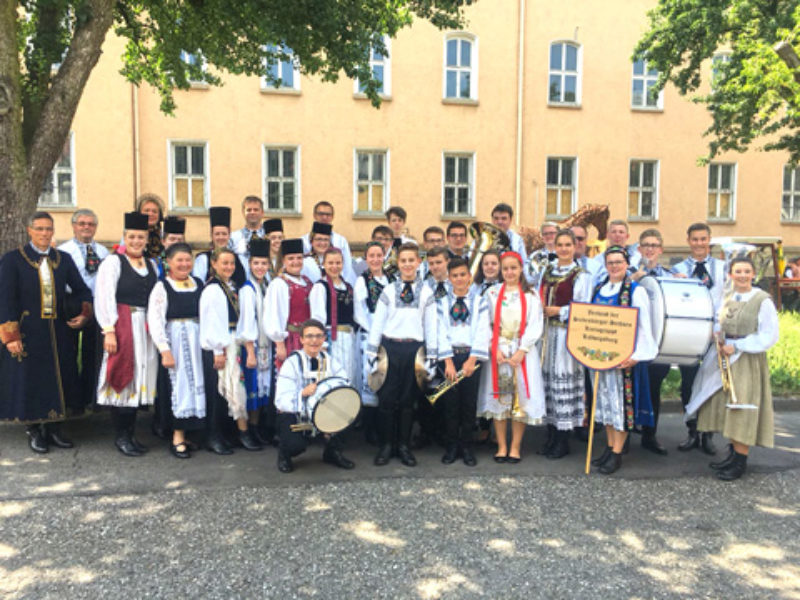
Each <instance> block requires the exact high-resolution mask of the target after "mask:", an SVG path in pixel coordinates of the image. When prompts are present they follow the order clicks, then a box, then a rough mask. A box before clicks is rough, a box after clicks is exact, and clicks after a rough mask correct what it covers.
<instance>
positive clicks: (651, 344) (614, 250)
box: [590, 246, 658, 475]
mask: <svg viewBox="0 0 800 600" xmlns="http://www.w3.org/2000/svg"><path fill="white" fill-rule="evenodd" d="M603 256H604V259H605V267H606V271H607V273H608V276H607V278H606V279H605V281H604V282H603V283H601V284H600V285H598V286H597V287H596V288H595V290H594V294H593V297H592V303H594V304H605V305H610V306H626V307H634V308H638V309H639V314H638V317H637V326H636V346H635V347H634V350H633V354H632V355H631V356H630V358H628V359H626V360H625V361H624V362H623V363H622V364H620V365H619V367H617V368H616V369H610V370H608V371H599V378H598V384H597V407H596V408H595V418H594V420H595V422H597V423H600V424H602V425H604V426H605V428H606V441H607V446H606V448H605V450H604V451H603V453H602V454H601V455H600V456H599V457H598V458H596V459H594V460H593V461H592V464H593V465H595V466H596V467H598V468H599V471H600V472H601V473H603V474H604V475H610V474H611V473H614V472H615V471H617V470H618V469H619V468H620V466H621V465H622V450H623V447H624V446H625V440H627V439H628V434H629V433H630V432H631V431H632V430H633V429H634V427H641V426H652V425H653V422H654V418H653V407H652V405H651V403H650V389H649V388H650V383H649V380H648V378H647V366H648V363H649V361H651V360H653V359H654V358H655V357H656V354H658V348H657V347H656V344H655V341H654V340H653V333H652V331H653V329H652V327H651V324H650V300H649V298H648V295H647V292H646V291H645V289H644V288H641V287H639V285H638V284H637V283H636V282H635V281H632V280H631V277H630V275H629V273H628V265H629V263H630V259H629V258H628V251H627V250H625V248H623V247H622V246H611V247H610V248H609V249H608V250H606V251H605V253H604V255H603ZM590 374H591V376H592V378H593V379H594V375H595V373H594V372H591V371H590Z"/></svg>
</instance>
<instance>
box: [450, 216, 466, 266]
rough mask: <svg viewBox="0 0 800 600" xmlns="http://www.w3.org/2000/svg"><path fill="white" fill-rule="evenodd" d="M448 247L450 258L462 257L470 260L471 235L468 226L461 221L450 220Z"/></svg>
mask: <svg viewBox="0 0 800 600" xmlns="http://www.w3.org/2000/svg"><path fill="white" fill-rule="evenodd" d="M447 249H448V250H449V251H450V252H449V254H450V258H457V257H461V258H463V259H464V260H466V261H469V236H468V235H467V226H466V225H464V223H462V222H461V221H450V223H449V224H448V225H447Z"/></svg>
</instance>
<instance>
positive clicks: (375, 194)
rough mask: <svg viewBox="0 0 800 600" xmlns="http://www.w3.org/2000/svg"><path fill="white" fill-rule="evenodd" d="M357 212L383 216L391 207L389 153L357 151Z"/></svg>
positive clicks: (382, 151)
mask: <svg viewBox="0 0 800 600" xmlns="http://www.w3.org/2000/svg"><path fill="white" fill-rule="evenodd" d="M354 179H355V212H356V213H358V214H375V215H378V216H383V211H385V210H386V208H387V207H388V206H389V153H388V152H386V151H385V150H356V155H355V178H354Z"/></svg>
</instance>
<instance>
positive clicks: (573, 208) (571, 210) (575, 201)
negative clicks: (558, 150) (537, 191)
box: [544, 156, 578, 219]
mask: <svg viewBox="0 0 800 600" xmlns="http://www.w3.org/2000/svg"><path fill="white" fill-rule="evenodd" d="M551 160H557V161H558V183H556V184H550V183H549V182H548V181H547V171H548V169H547V167H548V162H549V161H551ZM565 160H571V161H572V185H571V186H566V185H563V184H562V183H561V179H562V177H561V173H562V169H563V166H564V163H563V162H562V161H565ZM544 182H545V196H544V210H545V213H546V216H545V218H547V219H561V218H564V217H568V216H569V215H571V214H572V213H574V212H575V211H576V210H577V206H578V157H577V156H548V157H547V158H546V159H545V162H544ZM551 189H555V190H557V192H558V201H557V204H558V205H559V206H561V204H562V202H561V195H562V190H566V189H568V190H571V191H572V201H571V203H570V207H569V212H566V213H563V214H562V213H549V212H547V192H548V191H549V190H551Z"/></svg>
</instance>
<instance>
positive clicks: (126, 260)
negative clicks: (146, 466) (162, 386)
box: [94, 212, 158, 456]
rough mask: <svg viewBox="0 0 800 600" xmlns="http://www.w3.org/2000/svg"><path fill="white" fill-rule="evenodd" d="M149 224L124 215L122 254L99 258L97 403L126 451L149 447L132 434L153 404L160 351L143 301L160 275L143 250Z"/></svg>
mask: <svg viewBox="0 0 800 600" xmlns="http://www.w3.org/2000/svg"><path fill="white" fill-rule="evenodd" d="M148 230H149V225H148V221H147V216H146V215H144V214H142V213H138V212H136V213H126V214H125V231H124V234H123V240H124V242H125V246H124V247H125V253H124V254H112V255H111V256H109V257H108V258H106V259H105V260H104V261H103V262H102V263H100V269H99V270H98V271H97V284H96V286H95V297H94V312H95V315H96V316H97V322H98V324H99V325H100V329H101V331H102V332H103V362H102V364H101V366H100V380H99V382H98V386H97V403H98V404H100V405H102V406H110V407H111V420H112V423H113V424H114V428H115V432H116V439H115V441H114V444H115V445H116V447H117V449H118V450H119V451H120V452H122V454H124V455H125V456H141V455H142V454H143V453H145V452H146V451H147V448H146V447H145V446H143V445H142V444H141V443H139V441H138V440H137V439H136V436H135V433H134V431H135V427H136V411H137V410H138V409H139V408H140V407H143V406H147V405H150V404H153V399H154V397H155V394H156V378H157V375H158V353H157V352H156V347H155V345H154V344H153V342H152V340H151V339H150V336H149V334H148V333H147V314H146V310H147V300H148V298H149V297H150V292H151V291H152V290H153V286H155V284H156V281H157V280H158V275H157V274H156V267H155V264H154V262H153V260H152V259H150V258H148V257H147V256H146V255H145V254H144V252H145V248H146V244H147V239H148V238H147V235H148Z"/></svg>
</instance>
